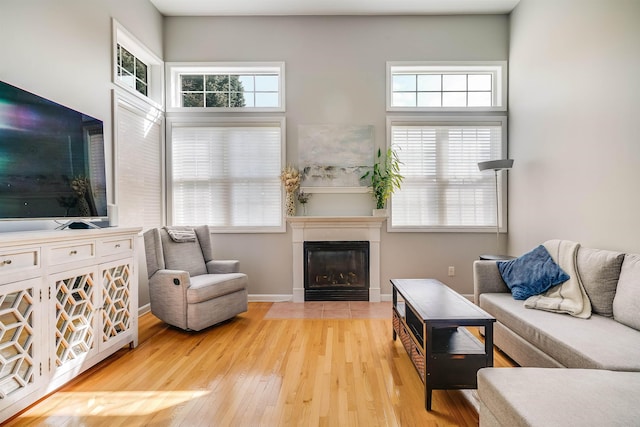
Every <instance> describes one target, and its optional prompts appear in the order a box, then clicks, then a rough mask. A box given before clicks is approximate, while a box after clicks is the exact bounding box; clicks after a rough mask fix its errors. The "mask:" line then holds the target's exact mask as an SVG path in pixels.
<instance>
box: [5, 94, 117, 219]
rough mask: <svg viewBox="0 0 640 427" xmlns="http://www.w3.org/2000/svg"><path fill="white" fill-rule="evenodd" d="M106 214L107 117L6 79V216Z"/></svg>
mask: <svg viewBox="0 0 640 427" xmlns="http://www.w3.org/2000/svg"><path fill="white" fill-rule="evenodd" d="M106 216H107V191H106V178H105V156H104V134H103V123H102V121H100V120H98V119H95V118H93V117H90V116H87V115H86V114H82V113H80V112H78V111H75V110H72V109H70V108H67V107H65V106H63V105H60V104H57V103H55V102H52V101H49V100H47V99H44V98H42V97H40V96H38V95H35V94H33V93H30V92H27V91H25V90H22V89H19V88H17V87H15V86H12V85H10V84H7V83H4V82H0V219H58V218H82V219H92V218H104V217H106Z"/></svg>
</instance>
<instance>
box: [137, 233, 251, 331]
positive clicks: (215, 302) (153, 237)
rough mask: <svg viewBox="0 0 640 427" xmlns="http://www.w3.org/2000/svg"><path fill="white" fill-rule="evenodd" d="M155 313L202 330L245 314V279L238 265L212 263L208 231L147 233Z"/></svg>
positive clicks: (165, 320) (146, 246)
mask: <svg viewBox="0 0 640 427" xmlns="http://www.w3.org/2000/svg"><path fill="white" fill-rule="evenodd" d="M144 246H145V253H146V257H147V271H148V275H149V296H150V299H151V312H152V313H153V314H154V315H155V316H156V317H158V318H159V319H161V320H163V321H164V322H166V323H168V324H170V325H173V326H177V327H178V328H182V329H185V330H192V331H199V330H201V329H204V328H206V327H209V326H211V325H215V324H216V323H220V322H222V321H225V320H227V319H230V318H232V317H234V316H235V315H237V314H240V313H243V312H245V311H247V308H248V304H247V283H248V280H247V275H246V274H243V273H240V272H239V271H238V270H239V262H238V261H235V260H214V259H213V250H212V245H211V234H210V233H209V227H208V226H206V225H205V226H198V227H164V228H154V229H151V230H148V231H146V232H145V233H144Z"/></svg>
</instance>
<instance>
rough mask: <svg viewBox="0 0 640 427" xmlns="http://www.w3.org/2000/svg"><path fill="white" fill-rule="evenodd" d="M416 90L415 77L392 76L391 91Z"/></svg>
mask: <svg viewBox="0 0 640 427" xmlns="http://www.w3.org/2000/svg"><path fill="white" fill-rule="evenodd" d="M415 90H416V76H415V75H413V74H412V75H402V74H399V75H394V76H393V91H394V92H403V91H415Z"/></svg>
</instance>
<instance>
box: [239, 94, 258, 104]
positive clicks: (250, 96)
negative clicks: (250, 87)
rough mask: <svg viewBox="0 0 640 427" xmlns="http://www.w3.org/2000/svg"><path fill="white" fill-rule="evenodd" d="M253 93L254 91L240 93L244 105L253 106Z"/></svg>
mask: <svg viewBox="0 0 640 427" xmlns="http://www.w3.org/2000/svg"><path fill="white" fill-rule="evenodd" d="M254 95H255V93H253V92H244V93H243V94H242V100H243V102H244V106H245V107H255V106H256V104H255V100H254Z"/></svg>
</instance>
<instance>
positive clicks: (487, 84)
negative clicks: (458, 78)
mask: <svg viewBox="0 0 640 427" xmlns="http://www.w3.org/2000/svg"><path fill="white" fill-rule="evenodd" d="M469 90H487V91H490V90H491V74H469Z"/></svg>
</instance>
